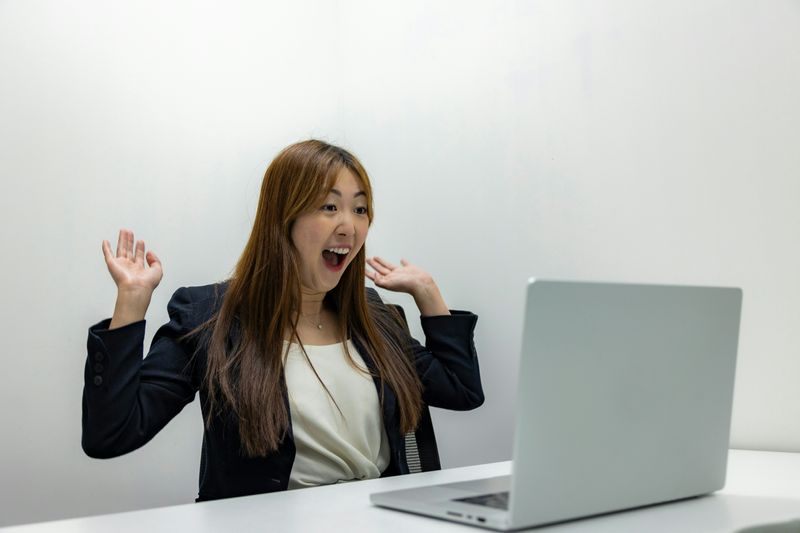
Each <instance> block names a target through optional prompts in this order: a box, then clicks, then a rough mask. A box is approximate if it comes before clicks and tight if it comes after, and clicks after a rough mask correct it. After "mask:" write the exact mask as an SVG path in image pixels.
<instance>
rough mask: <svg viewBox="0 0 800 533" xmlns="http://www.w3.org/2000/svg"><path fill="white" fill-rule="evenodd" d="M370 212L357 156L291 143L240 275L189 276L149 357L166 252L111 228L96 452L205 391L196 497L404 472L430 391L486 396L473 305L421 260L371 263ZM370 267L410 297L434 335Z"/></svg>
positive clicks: (96, 368)
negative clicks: (461, 307)
mask: <svg viewBox="0 0 800 533" xmlns="http://www.w3.org/2000/svg"><path fill="white" fill-rule="evenodd" d="M372 218H373V211H372V190H371V188H370V182H369V178H368V176H367V173H366V171H365V170H364V168H363V167H362V166H361V164H360V163H359V161H358V160H357V159H356V158H355V157H354V156H353V155H352V154H350V153H349V152H347V151H345V150H343V149H341V148H339V147H336V146H332V145H330V144H327V143H324V142H321V141H316V140H310V141H305V142H300V143H297V144H294V145H291V146H289V147H287V148H286V149H284V150H283V151H282V152H281V153H280V154H278V156H277V157H276V158H275V160H274V161H273V162H272V163H271V164H270V166H269V168H268V169H267V172H266V174H265V176H264V180H263V183H262V187H261V194H260V198H259V203H258V211H257V213H256V219H255V223H254V226H253V230H252V233H251V235H250V239H249V241H248V243H247V245H246V247H245V249H244V252H243V253H242V256H241V258H240V259H239V262H238V263H237V265H236V269H235V270H234V273H233V275H232V276H231V278H230V279H229V280H227V281H225V282H224V283H220V284H213V285H207V286H203V287H189V288H186V287H183V288H180V289H178V290H177V291H176V292H175V294H174V295H173V296H172V299H171V300H170V302H169V304H168V311H169V316H170V321H169V322H168V323H167V324H165V325H163V326H162V327H161V328H160V329H159V330H158V331H157V332H156V335H155V337H154V338H153V341H152V344H151V347H150V350H149V352H148V354H147V357H146V358H144V359H142V343H143V339H144V330H145V322H144V316H145V312H146V310H147V307H148V305H149V303H150V298H151V295H152V293H153V290H154V289H155V288H156V286H157V285H158V283H159V282H160V280H161V276H162V267H161V262H160V260H159V259H158V257H157V256H156V255H155V254H154V253H153V252H152V251H149V252H147V253H145V244H144V242H143V241H138V242H136V243H135V245H134V236H133V233H132V232H130V231H126V230H122V231H120V235H119V241H118V243H117V251H116V255H114V254H112V252H111V248H110V245H109V243H108V241H103V253H104V256H105V260H106V264H107V266H108V269H109V272H110V273H111V276H112V278H113V279H114V282H115V283H116V284H117V289H118V295H117V303H116V306H115V308H114V315H113V317H112V318H111V319H106V320H104V321H102V322H100V323H98V324H96V325H94V326H92V327H91V328H90V329H89V339H88V359H87V363H86V369H85V386H84V394H83V438H82V445H83V449H84V451H85V452H86V453H87V454H88V455H90V456H92V457H98V458H107V457H114V456H118V455H122V454H124V453H127V452H129V451H131V450H134V449H136V448H138V447H139V446H142V445H143V444H144V443H146V442H147V441H148V440H150V439H151V438H152V437H153V436H154V435H155V434H156V433H157V432H158V431H159V430H160V429H161V428H162V427H164V425H165V424H166V423H167V422H169V420H170V419H172V417H174V416H175V415H176V414H177V413H178V412H179V411H180V410H181V409H182V408H183V407H184V406H185V405H186V404H188V403H189V402H191V401H192V400H193V399H194V396H195V393H196V392H197V391H199V392H200V398H201V404H202V411H203V417H204V420H205V431H204V436H203V453H202V459H201V465H200V490H199V497H198V501H200V500H209V499H216V498H226V497H231V496H240V495H246V494H255V493H262V492H271V491H276V490H284V489H287V488H294V487H303V486H310V485H318V484H326V483H335V482H338V481H347V480H351V479H365V478H374V477H378V476H381V475H394V474H402V473H406V472H408V466H407V464H406V462H405V455H404V440H403V435H404V434H405V433H406V432H408V431H411V430H413V429H414V428H415V427H416V424H417V421H418V419H419V416H420V408H421V405H422V403H423V402H424V403H426V404H428V405H432V406H436V407H444V408H449V409H459V410H466V409H473V408H475V407H478V406H479V405H481V403H482V402H483V392H482V389H481V383H480V375H479V371H478V361H477V356H476V354H475V348H474V343H473V339H472V332H473V329H474V327H475V322H476V320H477V317H476V316H475V315H474V314H472V313H468V312H459V311H452V312H451V311H449V310H448V308H447V305H446V304H445V302H444V300H443V299H442V296H441V294H440V293H439V290H438V288H437V286H436V284H435V282H434V281H433V279H432V278H431V277H430V275H428V274H427V273H425V272H424V271H423V270H421V269H419V268H418V267H416V266H414V265H412V264H409V263H407V262H405V261H403V262H402V265H401V266H395V265H392V264H390V263H388V262H386V261H384V260H382V259H380V258H377V257H376V258H371V259H367V258H366V255H365V251H364V241H365V240H366V237H367V231H368V230H369V226H370V223H371V221H372ZM145 259H146V262H147V266H145ZM367 263H368V264H369V265H370V267H372V269H373V270H372V271H367V270H366V264H367ZM365 277H368V278H369V279H371V280H372V281H373V282H374V283H375V284H376V285H377V286H379V287H382V288H385V289H388V290H393V291H400V292H406V293H409V294H411V295H412V296H413V297H414V300H415V302H416V304H417V306H418V307H419V309H420V312H421V315H422V319H421V320H422V327H423V330H424V331H425V336H426V345H425V346H422V345H420V344H419V343H418V342H417V341H415V340H414V339H412V338H411V337H409V336H408V334H407V333H406V330H405V329H404V327H403V323H402V320H401V319H400V318H399V315H398V313H397V312H396V311H394V310H393V309H392V308H390V307H388V306H386V305H385V304H383V303H382V302H381V300H380V298H379V297H378V295H377V293H376V292H375V291H374V290H373V289H365V286H364V284H365Z"/></svg>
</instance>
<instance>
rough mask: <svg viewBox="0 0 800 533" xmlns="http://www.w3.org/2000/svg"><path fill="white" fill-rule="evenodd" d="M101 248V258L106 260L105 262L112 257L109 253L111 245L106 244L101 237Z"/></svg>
mask: <svg viewBox="0 0 800 533" xmlns="http://www.w3.org/2000/svg"><path fill="white" fill-rule="evenodd" d="M102 249H103V258H104V259H105V260H106V263H108V262H109V261H111V260H112V259H114V256H113V255H112V254H111V245H110V244H108V241H107V240H105V239H103V244H102Z"/></svg>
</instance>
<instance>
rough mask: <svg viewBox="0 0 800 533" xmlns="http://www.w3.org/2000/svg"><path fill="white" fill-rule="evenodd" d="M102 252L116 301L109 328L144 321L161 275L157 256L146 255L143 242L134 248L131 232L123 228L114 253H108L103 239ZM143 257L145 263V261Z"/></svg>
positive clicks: (108, 250) (161, 270) (151, 253)
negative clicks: (114, 288) (113, 284)
mask: <svg viewBox="0 0 800 533" xmlns="http://www.w3.org/2000/svg"><path fill="white" fill-rule="evenodd" d="M103 255H104V256H105V259H106V266H107V267H108V272H109V273H110V274H111V277H112V278H113V279H114V283H116V284H117V304H116V305H115V306H114V316H112V317H111V323H110V325H109V329H115V328H119V327H122V326H126V325H128V324H131V323H133V322H138V321H140V320H143V319H144V315H145V313H146V312H147V308H148V306H149V305H150V298H151V297H152V295H153V291H154V290H155V288H156V287H158V284H159V283H160V282H161V277H162V276H163V275H164V271H163V269H162V268H161V261H160V260H159V259H158V256H157V255H156V254H154V253H153V252H147V254H145V252H144V241H138V242H137V243H136V246H135V248H134V241H133V232H132V231H130V230H126V229H121V230H119V240H118V241H117V255H116V256H115V255H113V254H112V253H111V245H110V244H108V241H103ZM145 258H146V259H147V265H148V266H145V264H144V261H145Z"/></svg>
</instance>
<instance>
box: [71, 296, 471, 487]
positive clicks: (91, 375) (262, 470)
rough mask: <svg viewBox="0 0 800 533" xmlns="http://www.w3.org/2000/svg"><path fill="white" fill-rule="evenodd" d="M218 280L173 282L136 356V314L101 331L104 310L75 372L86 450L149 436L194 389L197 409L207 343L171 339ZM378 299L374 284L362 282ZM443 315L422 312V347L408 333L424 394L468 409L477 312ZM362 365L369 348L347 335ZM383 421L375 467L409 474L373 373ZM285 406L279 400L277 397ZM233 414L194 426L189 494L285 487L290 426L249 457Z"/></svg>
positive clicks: (202, 315) (205, 314)
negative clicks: (382, 445)
mask: <svg viewBox="0 0 800 533" xmlns="http://www.w3.org/2000/svg"><path fill="white" fill-rule="evenodd" d="M226 288H227V283H222V284H214V285H206V286H202V287H188V288H187V287H182V288H180V289H178V290H177V291H176V292H175V294H174V295H173V296H172V299H171V300H170V301H169V304H168V305H167V310H168V311H169V317H170V321H169V322H168V323H167V324H164V325H163V326H161V328H159V330H158V331H157V332H156V334H155V337H154V338H153V341H152V343H151V345H150V351H149V352H148V354H147V357H145V358H144V359H142V354H143V341H144V332H145V321H144V320H142V321H140V322H135V323H133V324H129V325H127V326H124V327H122V328H117V329H114V330H109V329H108V326H109V323H110V319H106V320H103V321H101V322H99V323H97V324H95V325H94V326H92V327H91V328H89V338H88V341H87V351H88V357H87V360H86V367H85V371H84V388H83V420H82V422H83V436H82V440H81V444H82V446H83V450H84V451H85V452H86V454H87V455H89V456H91V457H96V458H109V457H116V456H119V455H123V454H125V453H128V452H130V451H132V450H135V449H137V448H138V447H140V446H142V445H143V444H145V443H146V442H147V441H149V440H150V439H151V438H153V436H155V434H156V433H158V432H159V430H161V428H163V427H164V426H165V425H166V424H167V422H169V421H170V420H171V419H172V417H174V416H175V415H176V414H178V413H179V412H180V411H181V409H183V407H184V406H185V405H187V404H188V403H190V402H192V401H193V400H194V397H195V393H196V392H197V391H198V390H199V391H200V399H201V406H202V411H203V418H204V419H205V417H206V414H207V391H206V389H205V387H204V386H203V377H204V375H205V369H206V356H207V354H206V352H205V350H203V349H200V350H198V351H197V354H196V355H195V356H194V357H193V355H194V354H195V350H196V347H197V343H196V341H195V340H179V339H180V337H181V336H183V335H184V334H186V333H187V332H189V331H191V330H192V329H193V328H194V327H195V326H197V325H199V324H200V323H202V322H203V321H205V320H207V319H208V318H210V317H211V316H212V315H213V314H214V313H215V312H216V311H217V310H218V309H219V306H220V304H221V301H222V300H221V297H222V295H223V294H224V291H225V289H226ZM367 291H368V298H369V299H370V300H371V301H373V302H376V303H377V304H378V305H384V304H383V303H382V302H380V298H379V297H378V295H377V292H376V291H374V290H373V289H367ZM452 313H453V314H452V315H451V316H436V317H423V318H422V329H423V331H424V332H425V338H426V342H425V346H422V345H421V344H420V343H418V342H417V341H416V340H414V339H411V338H410V337H409V342H410V343H412V346H413V353H414V361H415V365H416V369H417V372H418V374H419V376H420V379H421V380H422V385H423V397H422V398H423V401H424V402H425V403H426V404H428V405H431V406H434V407H443V408H447V409H456V410H468V409H474V408H475V407H478V406H479V405H481V404H482V403H483V390H482V388H481V381H480V373H479V369H478V359H477V355H476V352H475V344H474V342H473V330H474V328H475V323H476V321H477V319H478V317H477V316H476V315H474V314H472V313H469V312H463V311H452ZM356 347H357V348H358V351H359V353H360V354H361V356H362V357H363V359H364V362H365V364H366V365H367V366H368V367H369V368H370V370H374V364H373V361H372V357H371V356H370V354H369V353H367V352H366V350H365V349H364V347H363V346H360V345H359V344H356ZM375 386H376V388H377V389H378V392H379V393H380V390H381V388H383V392H384V395H385V396H384V405H383V423H384V426H385V429H386V434H387V436H388V439H389V445H390V449H391V455H390V463H389V466H388V467H387V469H386V470H385V471H384V473H383V475H396V474H405V473H408V465H407V464H406V460H405V440H404V437H403V435H402V434H401V432H400V416H399V410H398V409H397V398H396V396H395V395H394V393H393V392H392V391H391V390H390V389H389V388H388V387H387V386H386V385H384V384H383V383H382V382H380V381H379V380H377V379H376V380H375ZM284 401H285V402H286V406H287V409H288V406H289V403H288V399H287V398H286V397H285V396H284ZM240 448H241V441H240V438H239V430H238V423H237V420H236V418H235V415H234V414H233V413H232V412H230V411H229V410H228V411H226V412H224V413H223V414H221V415H219V416H217V417H216V418H215V419H213V421H212V424H211V427H210V428H205V432H204V434H203V448H202V457H201V461H200V490H199V494H198V498H197V501H202V500H213V499H217V498H228V497H233V496H243V495H247V494H257V493H263V492H272V491H278V490H285V489H286V487H287V485H288V483H289V476H290V474H291V471H292V463H293V462H294V457H295V446H294V440H293V438H292V431H291V425H290V427H289V430H288V432H287V435H286V437H285V438H284V439H283V442H282V443H281V445H280V447H279V449H278V450H277V451H275V452H274V453H272V454H270V455H269V456H268V457H260V458H248V457H244V456H243V455H242V454H241V453H240Z"/></svg>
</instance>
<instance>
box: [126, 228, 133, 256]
mask: <svg viewBox="0 0 800 533" xmlns="http://www.w3.org/2000/svg"><path fill="white" fill-rule="evenodd" d="M125 257H127V258H128V259H131V260H132V259H133V232H132V231H129V232H128V240H127V243H126V246H125Z"/></svg>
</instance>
